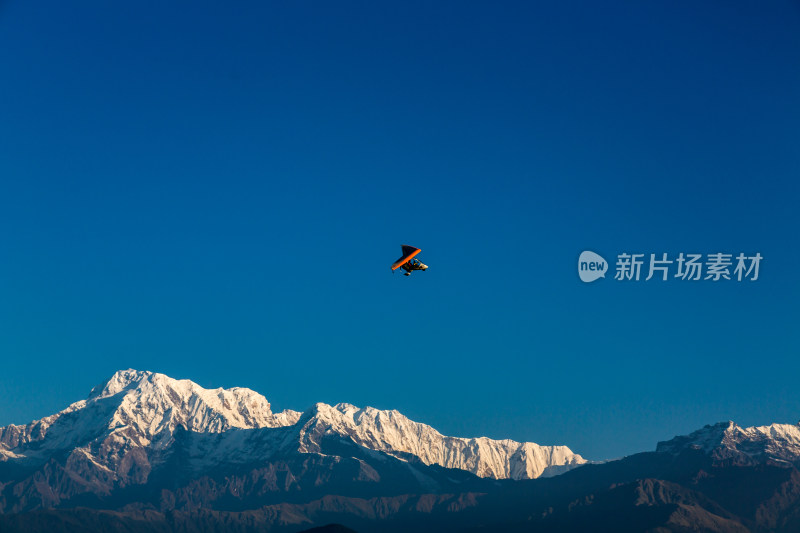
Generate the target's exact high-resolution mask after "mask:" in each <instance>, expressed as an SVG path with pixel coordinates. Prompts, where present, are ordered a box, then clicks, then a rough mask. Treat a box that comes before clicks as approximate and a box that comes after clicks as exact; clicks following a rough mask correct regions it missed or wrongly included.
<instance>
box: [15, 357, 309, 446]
mask: <svg viewBox="0 0 800 533" xmlns="http://www.w3.org/2000/svg"><path fill="white" fill-rule="evenodd" d="M299 417H300V413H299V412H297V411H291V410H286V411H283V412H282V413H278V414H274V413H273V412H272V410H271V408H270V404H269V402H268V401H267V399H266V398H264V396H262V395H261V394H258V393H257V392H255V391H252V390H250V389H246V388H240V387H234V388H231V389H222V388H218V389H213V390H209V389H204V388H203V387H201V386H200V385H197V384H196V383H194V382H192V381H189V380H187V379H183V380H177V379H173V378H170V377H169V376H166V375H164V374H158V373H155V372H147V371H138V370H133V369H128V370H120V371H118V372H116V373H115V374H114V375H113V376H111V378H109V379H108V381H106V382H105V383H102V384H100V385H98V386H97V387H95V388H94V389H92V391H91V393H90V394H89V397H88V398H87V399H86V400H81V401H79V402H75V403H74V404H72V405H70V406H69V407H67V408H66V409H64V410H63V411H61V412H59V413H57V414H55V415H51V416H48V417H46V418H43V419H41V420H37V421H34V422H31V423H30V424H28V425H26V426H8V427H6V428H0V444H3V445H4V447H5V448H7V449H12V448H14V447H17V446H20V445H24V444H25V443H27V442H31V441H44V444H43V446H39V448H43V449H51V450H52V449H62V450H63V449H69V448H74V447H79V446H85V445H87V444H88V443H91V442H98V439H100V440H102V439H105V438H107V437H109V436H110V435H113V434H116V435H117V436H118V437H119V439H121V440H125V439H130V438H132V439H134V440H135V441H136V443H137V445H144V446H147V445H149V444H150V443H151V441H153V440H155V441H156V442H154V445H155V446H156V447H163V446H166V445H168V444H169V442H170V441H171V438H172V433H173V432H174V430H175V429H176V428H177V427H178V426H182V427H183V428H184V429H187V430H190V431H197V432H209V433H219V432H222V431H226V430H228V429H231V428H250V429H252V428H263V427H279V426H288V425H292V424H294V423H295V422H296V421H297V419H298V418H299ZM123 435H124V436H123ZM119 439H118V440H119Z"/></svg>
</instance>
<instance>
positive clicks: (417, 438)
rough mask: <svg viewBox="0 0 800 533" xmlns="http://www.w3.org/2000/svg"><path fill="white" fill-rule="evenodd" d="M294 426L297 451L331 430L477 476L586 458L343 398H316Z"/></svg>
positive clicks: (543, 471) (531, 473) (526, 474)
mask: <svg viewBox="0 0 800 533" xmlns="http://www.w3.org/2000/svg"><path fill="white" fill-rule="evenodd" d="M300 425H301V428H300V429H299V438H300V451H303V452H308V453H322V450H323V442H322V441H323V438H324V437H326V436H329V435H331V434H336V435H340V436H342V437H346V438H348V439H350V440H352V441H353V442H355V443H356V444H358V445H361V446H364V447H365V448H369V449H371V450H376V451H381V452H385V453H387V454H389V455H393V456H395V457H397V458H399V459H404V458H408V456H414V457H416V458H418V459H419V460H421V461H422V462H423V463H425V464H428V465H431V464H436V465H440V466H443V467H446V468H458V469H461V470H467V471H469V472H472V473H473V474H476V475H478V476H480V477H491V478H496V479H505V478H512V479H533V478H537V477H540V476H545V477H547V476H550V475H556V474H560V473H563V472H565V471H567V470H569V469H571V468H574V467H577V466H580V465H582V464H584V463H585V462H586V460H585V459H584V458H583V457H581V456H580V455H578V454H575V453H573V452H572V450H570V449H569V448H568V447H566V446H539V445H538V444H535V443H532V442H516V441H513V440H493V439H489V438H486V437H480V438H472V439H464V438H458V437H447V436H444V435H442V434H441V433H439V432H438V431H436V430H435V429H434V428H432V427H431V426H428V425H426V424H421V423H419V422H414V421H413V420H410V419H409V418H407V417H406V416H404V415H403V414H401V413H400V412H398V411H395V410H392V411H382V410H379V409H375V408H373V407H365V408H359V407H356V406H355V405H352V404H348V403H340V404H337V405H335V406H330V405H327V404H324V403H318V404H316V405H315V406H314V407H313V408H312V409H310V410H309V411H308V412H307V413H306V414H304V415H303V417H302V418H301V422H300Z"/></svg>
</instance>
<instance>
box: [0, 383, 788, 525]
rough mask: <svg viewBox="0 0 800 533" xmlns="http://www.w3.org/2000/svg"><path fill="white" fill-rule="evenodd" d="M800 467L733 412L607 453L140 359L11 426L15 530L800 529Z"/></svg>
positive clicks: (4, 470) (9, 485) (3, 508)
mask: <svg viewBox="0 0 800 533" xmlns="http://www.w3.org/2000/svg"><path fill="white" fill-rule="evenodd" d="M799 466H800V428H799V427H798V426H795V425H788V424H773V425H770V426H763V427H753V428H742V427H739V426H737V425H736V424H734V423H733V422H725V423H719V424H715V425H709V426H706V427H704V428H702V429H699V430H697V431H695V432H693V433H691V434H689V435H686V436H679V437H675V438H674V439H672V440H670V441H666V442H661V443H658V445H657V446H656V450H655V451H654V452H644V453H640V454H636V455H633V456H629V457H626V458H623V459H620V460H616V461H608V462H604V463H600V464H590V463H588V462H587V461H586V460H585V459H583V458H582V457H581V456H580V455H578V454H576V453H574V452H572V451H571V450H570V449H569V448H568V447H566V446H542V445H539V444H534V443H520V442H515V441H512V440H493V439H488V438H485V437H481V438H469V439H466V438H458V437H448V436H444V435H442V434H440V433H439V432H438V431H436V430H435V429H433V428H432V427H430V426H428V425H425V424H421V423H418V422H414V421H412V420H410V419H408V418H407V417H405V416H404V415H402V414H401V413H399V412H397V411H394V410H391V411H387V410H379V409H374V408H372V407H365V408H359V407H356V406H353V405H350V404H346V403H341V404H337V405H334V406H331V405H327V404H323V403H318V404H316V405H314V406H313V407H311V408H310V409H307V410H306V411H304V412H299V411H292V410H284V411H281V412H279V413H273V411H272V409H271V406H270V404H269V402H268V401H267V399H266V398H265V397H264V396H262V395H260V394H258V393H256V392H254V391H252V390H250V389H246V388H232V389H215V390H209V389H204V388H202V387H200V386H199V385H197V384H195V383H193V382H191V381H189V380H176V379H172V378H170V377H168V376H165V375H163V374H158V373H153V372H143V371H136V370H130V369H129V370H122V371H119V372H117V373H115V374H114V375H113V376H112V377H111V378H110V379H109V380H107V381H106V382H104V383H102V384H100V385H98V386H96V387H95V388H94V389H92V391H91V392H90V393H89V395H88V397H87V398H86V399H85V400H81V401H78V402H76V403H73V404H72V405H70V406H69V407H67V408H66V409H64V410H63V411H61V412H59V413H56V414H54V415H51V416H48V417H45V418H43V419H41V420H37V421H34V422H31V423H30V424H27V425H21V426H18V425H10V426H6V427H3V428H0V531H54V530H55V531H57V530H62V531H109V530H113V531H130V532H132V533H133V532H137V531H165V532H167V531H187V532H189V531H237V532H249V531H280V532H283V531H287V532H295V531H301V530H304V529H307V528H311V527H315V526H322V525H325V524H327V523H331V522H337V523H340V524H344V526H347V527H348V528H352V529H353V530H355V531H359V532H367V531H408V530H409V529H415V530H418V531H500V532H504V531H509V532H510V531H586V530H595V531H604V530H607V531H654V532H655V531H659V532H661V531H676V532H678V531H681V532H682V531H717V532H723V531H736V532H739V531H742V532H745V531H800V473H799V472H798V467H799ZM344 526H341V527H344Z"/></svg>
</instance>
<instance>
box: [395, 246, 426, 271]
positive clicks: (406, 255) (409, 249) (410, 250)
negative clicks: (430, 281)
mask: <svg viewBox="0 0 800 533" xmlns="http://www.w3.org/2000/svg"><path fill="white" fill-rule="evenodd" d="M421 251H422V250H420V249H419V248H414V247H413V246H408V245H407V244H404V245H403V257H401V258H400V259H398V260H397V261H395V262H394V263H393V264H392V270H397V269H398V268H400V267H401V266H403V265H404V264H406V263H408V262H409V261H410V260H411V258H412V257H414V256H415V255H417V254H418V253H420V252H421Z"/></svg>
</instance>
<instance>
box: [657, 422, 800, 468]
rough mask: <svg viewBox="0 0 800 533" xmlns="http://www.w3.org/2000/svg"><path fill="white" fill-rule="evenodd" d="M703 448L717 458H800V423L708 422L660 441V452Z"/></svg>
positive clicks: (786, 460) (788, 460) (794, 460)
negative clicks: (738, 423)
mask: <svg viewBox="0 0 800 533" xmlns="http://www.w3.org/2000/svg"><path fill="white" fill-rule="evenodd" d="M685 449H694V450H701V451H703V452H704V453H706V454H709V455H710V456H712V457H713V458H714V459H715V460H735V461H738V462H748V463H752V462H765V461H773V462H778V463H798V462H800V426H797V425H794V424H770V425H769V426H755V427H746V428H743V427H741V426H739V425H737V424H735V423H734V422H732V421H728V422H720V423H718V424H714V425H708V426H705V427H703V428H701V429H698V430H697V431H694V432H692V433H690V434H689V435H683V436H679V437H675V438H674V439H671V440H669V441H666V442H659V443H658V446H657V447H656V451H658V452H667V453H679V452H681V451H683V450H685Z"/></svg>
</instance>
